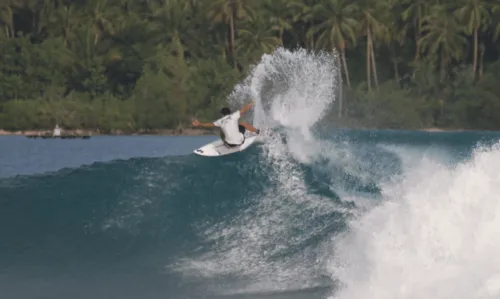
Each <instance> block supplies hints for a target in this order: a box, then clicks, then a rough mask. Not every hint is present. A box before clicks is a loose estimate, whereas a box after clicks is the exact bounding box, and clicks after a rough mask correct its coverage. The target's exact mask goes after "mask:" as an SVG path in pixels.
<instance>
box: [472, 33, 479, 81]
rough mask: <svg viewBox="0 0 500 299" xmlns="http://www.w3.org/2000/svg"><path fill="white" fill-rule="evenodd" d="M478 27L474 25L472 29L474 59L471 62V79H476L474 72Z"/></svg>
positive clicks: (475, 68)
mask: <svg viewBox="0 0 500 299" xmlns="http://www.w3.org/2000/svg"><path fill="white" fill-rule="evenodd" d="M478 27H479V26H477V25H475V27H474V58H473V62H472V79H473V80H474V79H476V70H477V56H478V55H477V46H478V42H477V40H478V36H477V34H478V32H477V31H478Z"/></svg>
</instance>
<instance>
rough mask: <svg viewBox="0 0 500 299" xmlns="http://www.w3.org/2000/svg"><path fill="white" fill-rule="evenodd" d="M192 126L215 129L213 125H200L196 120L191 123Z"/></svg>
mask: <svg viewBox="0 0 500 299" xmlns="http://www.w3.org/2000/svg"><path fill="white" fill-rule="evenodd" d="M193 126H194V127H206V128H212V127H215V124H214V123H200V122H199V121H198V120H194V121H193Z"/></svg>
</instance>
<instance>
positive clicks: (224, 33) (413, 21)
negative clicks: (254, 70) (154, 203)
mask: <svg viewBox="0 0 500 299" xmlns="http://www.w3.org/2000/svg"><path fill="white" fill-rule="evenodd" d="M499 34H500V2H498V1H496V0H87V1H85V0H73V1H70V0H4V1H2V2H1V4H0V57H1V64H0V128H3V129H7V130H27V129H39V128H52V127H53V126H54V124H55V123H59V124H60V125H61V126H63V127H65V128H90V129H97V128H98V129H100V130H103V131H105V132H106V131H107V132H111V131H113V130H121V131H128V132H133V131H136V130H139V129H146V130H153V129H157V128H177V127H185V126H189V123H190V120H191V117H193V116H197V117H199V118H200V119H210V118H213V117H216V116H218V110H219V108H220V107H221V106H222V105H223V104H224V102H225V101H226V98H227V95H228V94H229V93H230V92H231V90H232V89H233V87H234V85H235V84H236V83H237V82H238V81H240V80H242V79H243V78H244V77H245V76H246V75H247V74H248V71H249V66H250V65H252V64H255V63H256V62H258V61H259V59H260V58H261V56H262V55H263V53H271V52H273V51H274V50H275V49H276V47H284V48H287V49H294V48H298V47H300V48H305V49H308V50H311V51H315V50H324V51H334V49H335V51H337V52H338V53H339V55H338V64H339V65H340V66H341V72H342V88H341V90H340V91H339V100H338V101H337V102H336V104H335V107H334V108H333V111H332V112H331V114H330V115H329V118H328V119H329V120H331V121H332V122H334V123H335V124H337V125H338V126H349V127H369V128H392V129H402V128H407V129H415V128H423V127H441V128H463V129H490V130H493V129H500V117H499V115H500V84H499V82H500V62H499V59H498V54H499V51H500V44H499V43H498V37H499Z"/></svg>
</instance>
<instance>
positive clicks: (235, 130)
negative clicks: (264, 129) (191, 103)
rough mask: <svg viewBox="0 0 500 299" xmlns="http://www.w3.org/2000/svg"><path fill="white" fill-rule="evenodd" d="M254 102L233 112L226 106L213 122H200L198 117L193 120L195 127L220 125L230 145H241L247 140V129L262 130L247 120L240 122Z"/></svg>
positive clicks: (222, 137) (222, 136)
mask: <svg viewBox="0 0 500 299" xmlns="http://www.w3.org/2000/svg"><path fill="white" fill-rule="evenodd" d="M253 105H254V103H253V102H250V103H248V104H247V105H245V106H244V107H243V108H241V109H240V110H237V111H236V112H231V109H229V108H228V107H224V108H222V109H221V110H220V113H221V114H222V118H220V119H218V120H216V121H214V122H213V123H200V122H199V121H198V120H197V119H195V120H194V121H193V126H194V127H207V128H211V127H219V128H220V130H221V134H220V137H221V139H222V141H224V143H225V144H226V145H227V146H228V147H235V146H240V145H242V144H243V143H244V142H245V131H246V130H248V131H250V132H254V133H256V134H259V133H260V130H258V129H256V128H254V127H253V126H252V125H250V124H248V123H246V122H239V119H240V117H241V116H242V115H243V114H245V112H247V111H248V110H249V109H250V108H252V106H253Z"/></svg>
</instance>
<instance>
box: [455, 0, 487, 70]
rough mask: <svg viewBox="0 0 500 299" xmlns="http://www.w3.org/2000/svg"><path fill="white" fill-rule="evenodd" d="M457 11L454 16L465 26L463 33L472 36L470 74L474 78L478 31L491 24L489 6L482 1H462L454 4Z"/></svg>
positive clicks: (477, 55)
mask: <svg viewBox="0 0 500 299" xmlns="http://www.w3.org/2000/svg"><path fill="white" fill-rule="evenodd" d="M456 5H457V6H458V9H457V10H456V14H457V16H458V19H459V21H461V22H463V23H464V24H465V25H466V26H465V27H464V32H465V33H466V34H469V35H470V34H473V35H474V57H473V62H472V74H473V76H474V77H475V76H476V71H477V60H478V57H479V54H478V50H479V41H478V40H479V37H478V35H479V30H485V29H486V28H487V25H489V24H490V22H491V13H490V8H489V4H488V3H487V2H486V1H484V0H462V1H460V2H459V3H456Z"/></svg>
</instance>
